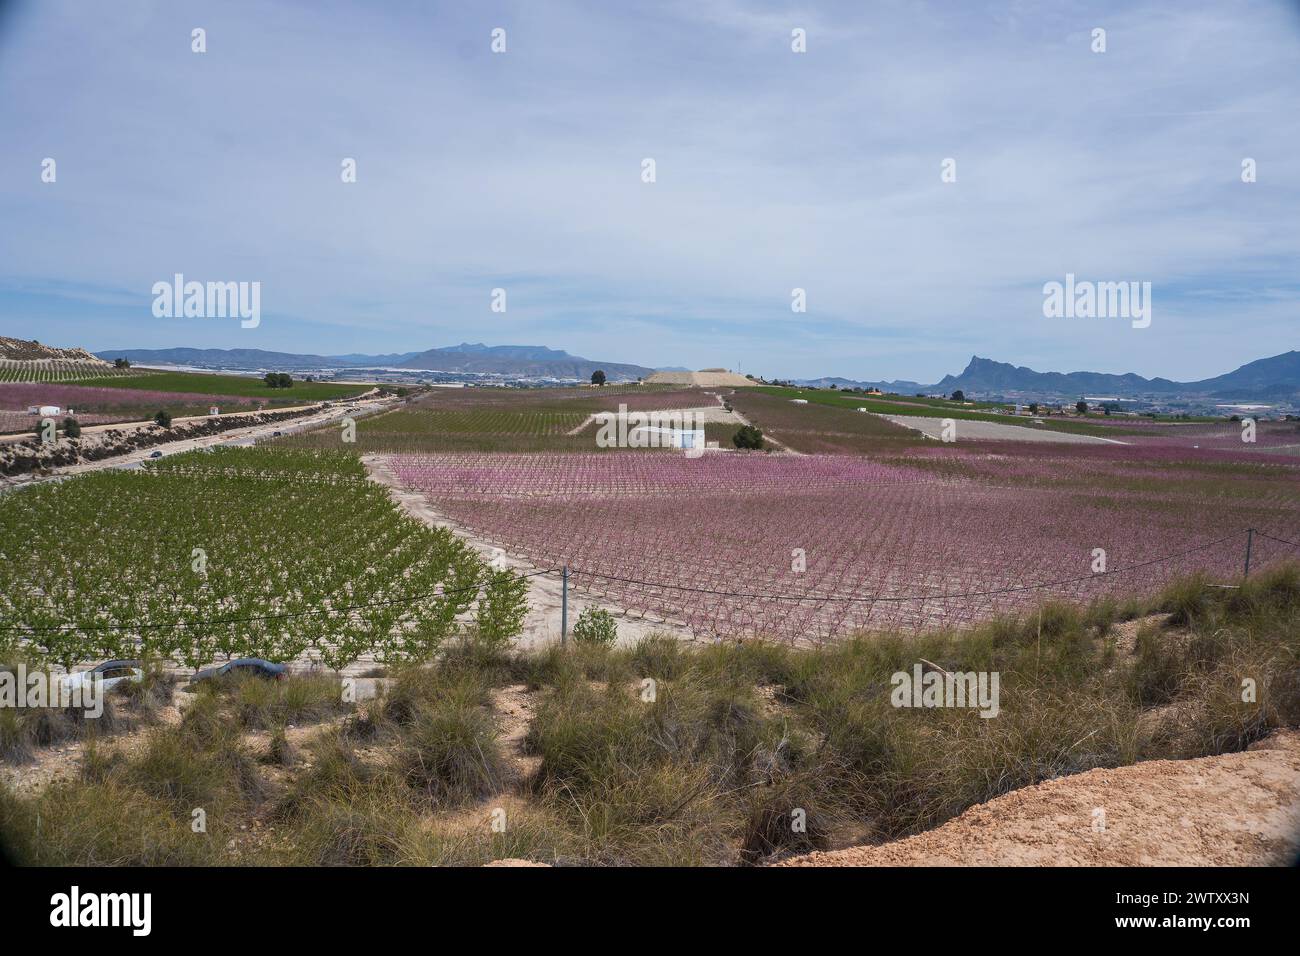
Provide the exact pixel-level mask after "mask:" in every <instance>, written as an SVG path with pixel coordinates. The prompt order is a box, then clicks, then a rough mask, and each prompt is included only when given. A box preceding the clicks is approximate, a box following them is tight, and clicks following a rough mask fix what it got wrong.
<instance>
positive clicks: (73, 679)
mask: <svg viewBox="0 0 1300 956" xmlns="http://www.w3.org/2000/svg"><path fill="white" fill-rule="evenodd" d="M96 674H98V675H100V677H101V678H102V679H103V685H102V686H103V688H104V690H108V689H109V688H111V687H115V686H116V685H118V684H120V683H122V681H132V682H133V683H137V684H138V683H139V682H140V681H142V680H144V664H143V662H141V661H104V663H102V664H96V665H95V666H94V667H92V668H91V669H90V670H88V671H77V672H76V673H75V674H64V675H63V676H62V677H61V678H59V681H60V683H62V684H63V686H64V687H65V688H66V689H67V690H72V689H73V688H74V687H81V686H84V685H85V684H87V683H89V682H90V681H91V680H93V679H94V677H95V675H96Z"/></svg>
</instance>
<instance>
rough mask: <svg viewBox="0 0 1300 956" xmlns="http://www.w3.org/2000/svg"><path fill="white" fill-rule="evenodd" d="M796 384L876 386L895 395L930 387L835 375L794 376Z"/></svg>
mask: <svg viewBox="0 0 1300 956" xmlns="http://www.w3.org/2000/svg"><path fill="white" fill-rule="evenodd" d="M794 383H795V384H796V385H804V386H812V387H813V388H830V387H831V386H832V385H834V386H835V387H836V388H878V389H880V390H881V391H882V392H892V393H893V394H895V395H913V394H915V393H917V392H925V391H929V390H930V389H932V388H933V387H934V386H932V385H922V384H921V383H920V382H909V381H907V380H905V379H900V380H899V381H895V382H859V381H858V380H857V379H852V378H840V377H839V376H837V375H832V376H827V377H825V378H796V379H794Z"/></svg>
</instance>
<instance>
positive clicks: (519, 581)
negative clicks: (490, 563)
mask: <svg viewBox="0 0 1300 956" xmlns="http://www.w3.org/2000/svg"><path fill="white" fill-rule="evenodd" d="M527 595H528V582H527V581H526V580H524V579H523V578H521V577H520V576H519V575H517V574H515V573H514V572H512V571H508V570H501V571H488V572H487V574H486V578H485V582H484V586H483V596H482V597H481V598H480V599H479V602H478V612H477V614H476V615H475V623H476V624H477V625H478V640H479V642H480V643H482V644H483V645H485V646H487V647H500V648H504V647H507V646H509V644H510V642H511V641H513V640H514V639H515V638H516V637H518V636H519V634H520V633H521V632H522V631H523V629H524V615H526V614H527V613H528V602H527V600H526V598H527Z"/></svg>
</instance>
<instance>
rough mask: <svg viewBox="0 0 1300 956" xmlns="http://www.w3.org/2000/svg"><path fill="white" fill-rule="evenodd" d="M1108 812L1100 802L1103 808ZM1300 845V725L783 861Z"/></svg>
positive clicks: (1279, 854) (1172, 857)
mask: <svg viewBox="0 0 1300 956" xmlns="http://www.w3.org/2000/svg"><path fill="white" fill-rule="evenodd" d="M1099 811H1100V812H1099ZM1297 852H1300V733H1297V732H1295V731H1284V732H1281V733H1279V734H1277V735H1275V736H1273V737H1271V738H1269V739H1268V740H1265V741H1260V742H1259V743H1257V744H1255V745H1254V746H1253V747H1252V748H1251V749H1250V750H1248V751H1246V752H1244V753H1235V754H1224V755H1223V756H1220V757H1203V758H1200V759H1198V760H1152V761H1147V762H1145V763H1140V764H1135V765H1133V766H1130V767H1121V768H1119V769H1116V770H1090V771H1088V772H1087V773H1081V774H1078V775H1076V776H1072V777H1063V778H1061V779H1058V780H1049V781H1047V782H1046V783H1042V784H1039V785H1038V786H1034V787H1026V788H1024V789H1023V790H1016V791H1014V792H1012V793H1009V794H1006V795H1004V796H1001V797H998V798H997V799H995V800H990V801H989V802H988V803H984V804H981V805H979V806H977V807H972V808H971V809H969V810H967V811H966V812H965V813H963V814H962V815H961V816H959V817H957V818H955V819H953V820H950V821H948V822H947V823H945V824H944V825H943V826H941V827H938V828H937V829H934V830H930V831H929V832H927V833H922V834H918V835H917V836H913V837H908V838H907V839H904V840H896V841H894V842H893V843H886V844H882V845H880V846H864V847H854V848H853V849H849V850H836V851H833V852H829V853H811V854H808V855H807V856H801V857H794V858H792V859H789V860H784V861H782V862H781V863H779V864H777V865H778V866H1262V865H1279V864H1287V863H1293V862H1295V858H1296V854H1297Z"/></svg>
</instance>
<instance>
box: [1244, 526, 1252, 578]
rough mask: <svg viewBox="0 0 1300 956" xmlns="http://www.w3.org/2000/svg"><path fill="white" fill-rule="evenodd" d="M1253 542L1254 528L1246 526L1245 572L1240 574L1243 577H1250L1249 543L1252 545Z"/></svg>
mask: <svg viewBox="0 0 1300 956" xmlns="http://www.w3.org/2000/svg"><path fill="white" fill-rule="evenodd" d="M1254 543H1255V529H1254V528H1247V529H1246V573H1245V574H1244V575H1242V577H1243V578H1248V577H1250V548H1251V545H1253V544H1254Z"/></svg>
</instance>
